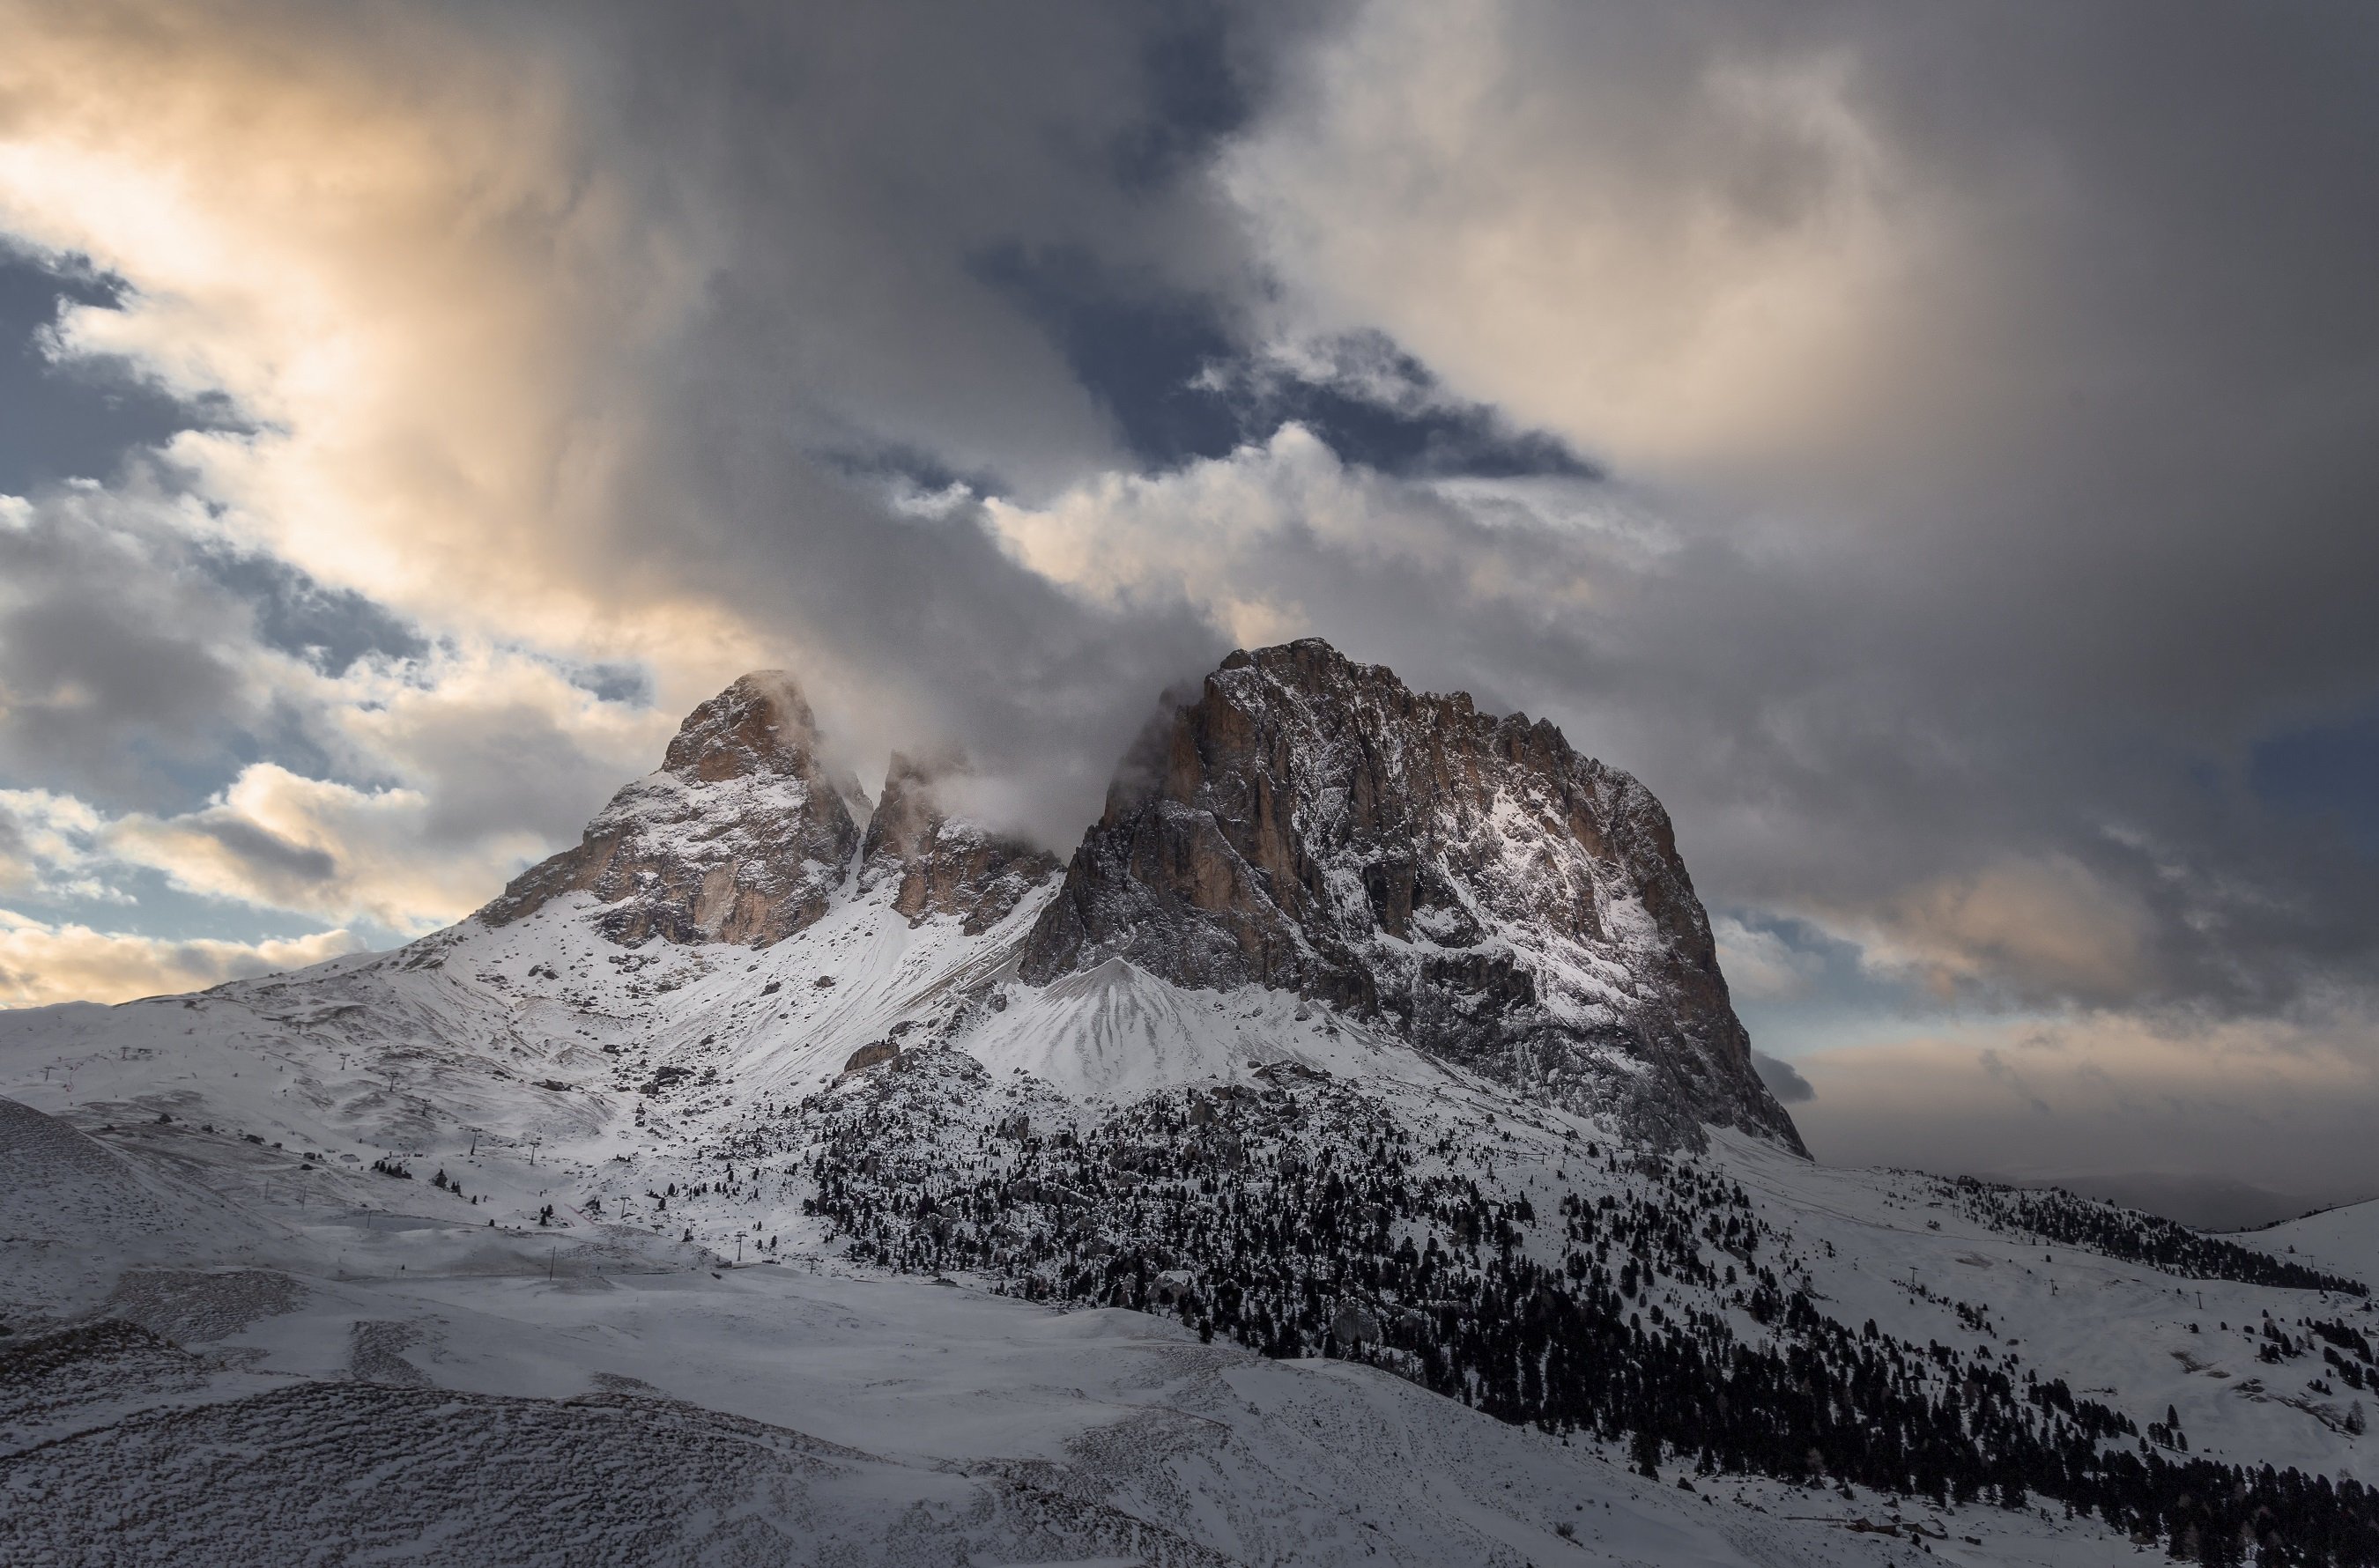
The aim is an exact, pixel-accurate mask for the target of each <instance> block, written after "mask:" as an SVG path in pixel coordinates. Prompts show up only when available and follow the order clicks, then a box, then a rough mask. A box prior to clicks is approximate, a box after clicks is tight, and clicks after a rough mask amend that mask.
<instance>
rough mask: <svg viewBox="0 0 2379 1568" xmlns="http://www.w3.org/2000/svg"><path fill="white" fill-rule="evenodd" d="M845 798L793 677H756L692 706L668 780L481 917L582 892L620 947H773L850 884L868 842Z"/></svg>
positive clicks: (625, 794)
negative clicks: (663, 943)
mask: <svg viewBox="0 0 2379 1568" xmlns="http://www.w3.org/2000/svg"><path fill="white" fill-rule="evenodd" d="M843 795H844V790H843V789H842V788H841V787H840V786H839V784H838V781H837V780H836V779H834V778H831V777H829V776H828V774H827V771H826V769H825V767H824V766H823V765H822V764H821V763H820V761H819V758H818V742H817V726H816V721H815V718H812V716H811V714H810V709H809V705H808V704H807V703H805V702H803V700H802V695H801V693H800V691H799V690H798V689H797V688H796V687H795V686H794V684H793V682H792V680H791V677H790V676H788V675H786V674H785V673H784V672H783V671H781V670H758V671H755V672H754V673H753V674H750V675H746V676H744V677H743V679H741V680H739V681H736V682H735V683H734V684H733V685H731V686H730V687H728V688H727V690H725V691H723V692H721V693H719V695H717V696H715V697H713V698H711V699H710V700H709V701H708V702H706V703H704V704H703V705H702V706H700V707H697V708H695V709H694V712H693V714H692V715H691V716H689V717H688V718H687V719H686V721H685V724H684V726H683V727H682V728H681V729H680V730H678V732H677V737H676V739H674V740H672V741H671V742H670V747H669V752H668V754H667V755H666V756H665V757H664V758H663V759H662V763H661V767H660V771H659V772H658V773H651V774H647V775H646V776H645V777H644V778H639V779H637V780H636V781H635V782H634V783H633V784H631V785H629V786H628V787H627V788H626V789H624V790H621V791H620V792H619V793H618V794H616V795H614V796H612V797H611V803H610V805H608V806H606V807H605V808H604V809H603V812H602V814H600V815H599V816H598V817H596V818H595V820H594V821H593V822H591V823H589V824H587V826H586V838H585V839H584V840H583V841H581V842H580V844H579V845H578V847H577V848H576V849H574V850H564V851H562V853H561V854H558V855H556V856H554V857H553V858H552V859H550V860H549V861H546V862H544V863H543V864H541V865H537V866H533V867H531V868H530V869H529V870H527V871H525V872H523V873H522V874H520V875H519V876H518V877H517V878H515V879H514V880H513V884H512V886H511V887H507V888H505V889H504V891H503V893H502V895H501V897H499V898H497V899H495V901H494V902H492V903H490V904H489V905H488V907H487V908H486V909H484V910H482V911H480V916H481V918H482V919H484V920H486V921H487V922H488V923H490V924H493V925H502V924H504V923H508V922H511V921H514V920H518V919H520V918H521V917H522V916H524V915H526V914H529V913H531V912H532V911H536V910H538V909H540V908H542V907H543V906H544V905H545V904H546V903H547V902H548V901H549V900H550V899H555V898H557V897H559V896H561V895H562V894H563V893H569V892H576V891H580V890H584V891H586V892H590V893H592V894H594V895H595V897H596V898H598V899H602V900H603V901H604V902H605V903H606V904H609V905H610V906H611V907H610V908H609V909H607V910H605V911H603V912H602V914H601V915H600V916H599V917H598V925H599V927H600V929H601V930H602V932H603V934H604V935H607V936H609V937H610V938H611V939H612V940H613V941H616V942H621V943H624V944H627V945H629V946H631V947H633V946H634V945H636V944H638V943H641V942H643V941H645V940H646V938H647V937H651V936H660V937H664V938H666V939H667V940H669V941H671V942H733V943H742V944H748V945H750V946H752V947H767V946H768V945H769V944H770V943H773V942H779V941H781V940H783V939H784V938H785V937H787V936H790V935H792V934H793V933H794V932H797V931H799V930H801V929H802V928H803V926H805V925H808V924H809V923H811V922H813V921H815V920H816V919H817V918H818V917H819V916H820V915H822V914H824V913H825V912H826V910H827V901H828V899H830V898H831V897H832V896H833V894H834V891H835V890H836V889H837V888H839V887H841V886H842V884H843V881H844V880H845V878H846V877H847V876H848V875H849V873H850V868H851V854H852V851H853V850H856V849H857V848H858V847H859V838H860V834H859V825H858V823H857V822H855V821H854V820H852V817H851V810H850V807H849V806H848V805H846V804H845V803H844V799H843Z"/></svg>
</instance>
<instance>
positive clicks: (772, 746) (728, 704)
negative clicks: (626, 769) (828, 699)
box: [661, 669, 818, 784]
mask: <svg viewBox="0 0 2379 1568" xmlns="http://www.w3.org/2000/svg"><path fill="white" fill-rule="evenodd" d="M817 749H818V736H817V718H816V717H815V715H813V714H812V713H811V712H810V705H809V704H808V702H806V701H805V700H804V699H803V696H802V693H801V688H800V687H799V686H797V685H795V684H794V683H793V678H792V677H791V675H790V674H788V673H786V672H785V671H784V670H781V669H755V670H754V671H752V672H751V673H750V674H748V675H743V676H739V677H737V678H736V680H735V681H734V683H733V684H732V685H731V686H729V687H728V688H727V689H726V690H725V691H723V692H721V693H719V694H718V695H717V696H715V697H712V698H710V699H709V700H708V701H707V702H705V703H704V704H702V706H699V707H697V708H695V709H694V711H693V712H692V713H690V714H688V715H686V718H685V722H684V723H683V724H682V725H680V726H679V727H678V732H677V733H676V735H674V736H673V737H671V738H670V743H669V751H668V752H667V753H666V754H663V756H662V758H661V768H662V771H664V772H667V773H674V774H676V775H677V776H678V777H679V778H683V779H686V780H688V781H689V782H692V783H702V784H710V783H717V782H719V780H721V779H727V778H755V777H757V776H759V775H761V774H784V775H791V776H793V777H796V778H802V777H806V776H808V775H809V774H810V773H812V772H813V771H815V768H816V766H817V763H816V756H817Z"/></svg>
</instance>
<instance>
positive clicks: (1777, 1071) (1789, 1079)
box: [1751, 1051, 1817, 1105]
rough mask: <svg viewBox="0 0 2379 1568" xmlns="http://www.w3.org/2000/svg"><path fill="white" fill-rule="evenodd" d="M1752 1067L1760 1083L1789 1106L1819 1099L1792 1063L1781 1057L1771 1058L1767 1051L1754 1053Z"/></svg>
mask: <svg viewBox="0 0 2379 1568" xmlns="http://www.w3.org/2000/svg"><path fill="white" fill-rule="evenodd" d="M1751 1067H1752V1070H1753V1071H1755V1072H1757V1073H1758V1074H1759V1081H1760V1082H1762V1083H1764V1084H1766V1085H1767V1086H1768V1092H1769V1093H1770V1094H1773V1095H1775V1096H1776V1098H1777V1099H1779V1100H1781V1101H1782V1102H1783V1103H1784V1104H1787V1105H1798V1104H1802V1103H1803V1102H1804V1101H1808V1100H1814V1099H1816V1098H1817V1091H1816V1090H1815V1089H1813V1088H1811V1087H1810V1085H1809V1080H1807V1079H1805V1078H1803V1077H1802V1076H1801V1075H1800V1073H1799V1072H1798V1071H1797V1070H1795V1069H1794V1067H1793V1064H1792V1063H1790V1062H1788V1061H1785V1060H1783V1059H1782V1058H1781V1057H1777V1056H1771V1055H1769V1054H1768V1053H1767V1052H1765V1051H1754V1052H1753V1053H1751Z"/></svg>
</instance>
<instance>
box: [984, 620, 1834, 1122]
mask: <svg viewBox="0 0 2379 1568" xmlns="http://www.w3.org/2000/svg"><path fill="white" fill-rule="evenodd" d="M1115 958H1121V959H1126V960H1128V961H1129V962H1131V963H1133V964H1136V965H1138V966H1140V967H1141V968H1142V969H1144V970H1147V971H1150V972H1152V973H1153V974H1156V975H1159V976H1162V977H1164V978H1165V979H1167V980H1170V981H1173V982H1175V983H1178V984H1183V985H1190V986H1211V987H1228V986H1235V985H1244V984H1262V985H1267V986H1273V987H1277V988H1281V989H1285V990H1290V991H1295V992H1298V993H1299V994H1301V995H1306V996H1309V997H1311V998H1313V999H1315V1000H1317V1001H1321V1002H1324V1003H1328V1004H1330V1005H1332V1006H1334V1007H1338V1008H1341V1009H1343V1010H1345V1011H1346V1012H1348V1013H1350V1014H1353V1015H1357V1016H1363V1017H1368V1018H1371V1019H1378V1020H1380V1021H1381V1022H1382V1023H1383V1024H1384V1025H1386V1026H1388V1027H1391V1028H1393V1029H1394V1030H1395V1031H1398V1032H1399V1033H1402V1034H1403V1035H1405V1036H1406V1037H1407V1038H1408V1039H1409V1040H1411V1042H1412V1043H1414V1044H1415V1045H1416V1046H1418V1047H1419V1049H1421V1050H1422V1051H1424V1052H1426V1053H1428V1054H1430V1055H1434V1056H1437V1057H1439V1058H1440V1059H1443V1060H1445V1061H1448V1062H1451V1063H1455V1064H1458V1065H1460V1066H1463V1067H1468V1068H1472V1069H1474V1070H1477V1071H1479V1072H1480V1073H1482V1074H1485V1075H1487V1076H1489V1077H1491V1078H1494V1079H1496V1080H1500V1081H1502V1082H1503V1083H1506V1084H1508V1085H1510V1086H1512V1087H1513V1088H1515V1089H1516V1090H1518V1091H1520V1092H1523V1093H1526V1094H1528V1095H1531V1096H1533V1097H1538V1098H1541V1099H1544V1100H1547V1101H1550V1102H1552V1103H1554V1104H1561V1105H1564V1106H1567V1107H1570V1108H1573V1109H1577V1110H1614V1111H1617V1112H1619V1113H1620V1114H1621V1115H1623V1116H1624V1117H1625V1118H1626V1119H1627V1120H1628V1121H1629V1122H1630V1123H1631V1124H1632V1125H1633V1126H1634V1127H1636V1128H1637V1129H1638V1130H1639V1131H1641V1132H1643V1133H1645V1134H1646V1135H1648V1136H1650V1137H1653V1138H1655V1139H1658V1140H1662V1141H1665V1142H1668V1143H1671V1144H1681V1143H1682V1144H1693V1143H1697V1142H1698V1141H1699V1140H1700V1139H1701V1128H1702V1125H1703V1124H1706V1123H1709V1124H1717V1125H1721V1126H1727V1127H1736V1128H1744V1129H1745V1130H1747V1131H1750V1132H1754V1133H1757V1134H1759V1135H1761V1136H1764V1137H1768V1138H1771V1139H1774V1140H1777V1141H1779V1142H1781V1143H1783V1144H1786V1145H1788V1146H1789V1147H1791V1148H1793V1149H1795V1150H1799V1149H1800V1147H1801V1144H1800V1139H1799V1136H1798V1134H1797V1133H1796V1132H1795V1131H1794V1129H1793V1123H1792V1118H1791V1117H1790V1116H1787V1115H1786V1114H1785V1112H1784V1110H1783V1108H1782V1107H1781V1105H1779V1104H1777V1103H1776V1100H1775V1098H1774V1097H1773V1096H1772V1095H1771V1094H1770V1093H1769V1092H1768V1089H1767V1087H1766V1086H1765V1085H1764V1084H1762V1083H1761V1082H1760V1080H1759V1078H1758V1076H1757V1074H1756V1073H1755V1072H1754V1071H1753V1070H1752V1066H1751V1055H1750V1042H1749V1039H1748V1037H1747V1036H1746V1035H1745V1031H1744V1029H1743V1026H1742V1024H1741V1023H1740V1022H1739V1021H1738V1020H1737V1019H1736V1018H1735V1016H1734V1011H1733V1006H1732V1005H1731V1003H1730V1001H1729V998H1728V995H1727V989H1726V982H1725V980H1724V979H1723V978H1722V977H1721V974H1720V972H1719V967H1718V959H1717V953H1716V949H1715V946H1714V944H1713V942H1712V939H1711V935H1710V929H1709V919H1708V917H1707V915H1706V914H1705V913H1704V911H1703V909H1702V906H1701V902H1700V900H1699V899H1697V898H1696V897H1695V894H1694V889H1693V883H1692V881H1691V879H1690V878H1688V877H1687V875H1686V874H1685V864H1684V862H1682V861H1681V860H1679V858H1678V856H1677V850H1676V844H1675V840H1674V837H1673V833H1672V831H1671V828H1670V824H1669V818H1668V814H1667V813H1666V812H1664V811H1662V810H1661V808H1660V802H1658V801H1656V800H1654V799H1653V797H1652V795H1651V793H1650V791H1648V790H1646V789H1645V788H1644V787H1643V786H1642V785H1640V784H1638V783H1637V782H1636V780H1635V779H1633V778H1629V777H1628V776H1627V775H1626V774H1624V773H1622V772H1619V771H1618V770H1616V769H1614V768H1610V767H1606V766H1603V765H1602V764H1600V763H1599V762H1597V761H1595V760H1593V759H1592V758H1590V757H1584V756H1580V755H1579V754H1577V753H1576V752H1575V751H1573V750H1572V749H1571V748H1570V746H1569V743H1568V742H1566V741H1565V740H1564V739H1563V737H1562V735H1561V732H1560V731H1559V730H1556V729H1554V728H1553V726H1552V725H1551V724H1549V723H1544V722H1541V721H1538V722H1530V721H1529V720H1528V718H1525V717H1523V716H1518V715H1514V716H1510V717H1503V718H1498V717H1495V716H1492V715H1489V714H1484V713H1480V712H1479V711H1477V710H1476V708H1474V706H1472V704H1471V700H1470V698H1469V697H1468V696H1467V695H1464V694H1454V695H1451V696H1438V695H1431V694H1418V693H1415V692H1413V691H1411V690H1410V689H1409V688H1407V686H1406V685H1405V684H1404V683H1403V682H1402V681H1398V680H1397V679H1396V677H1395V675H1394V674H1393V673H1392V672H1390V671H1389V670H1387V669H1383V668H1381V667H1379V666H1377V665H1359V664H1354V663H1351V662H1350V661H1348V660H1347V659H1346V657H1344V656H1342V655H1340V654H1339V653H1338V652H1337V651H1336V650H1335V649H1334V648H1332V647H1331V646H1330V645H1328V644H1326V643H1322V642H1321V641H1318V640H1307V641H1303V642H1298V643H1293V644H1290V645H1286V646H1284V647H1274V648H1265V649H1262V650H1260V651H1258V652H1256V653H1252V654H1251V653H1246V652H1238V653H1234V654H1232V655H1231V656H1230V657H1228V658H1226V659H1225V660H1224V661H1223V664H1222V667H1221V668H1220V669H1217V670H1215V672H1214V674H1212V675H1210V676H1208V677H1207V679H1206V682H1205V687H1204V690H1203V692H1202V694H1201V696H1200V697H1199V699H1198V700H1197V701H1196V702H1195V703H1192V704H1190V705H1189V706H1184V707H1181V708H1178V709H1177V710H1175V711H1174V712H1173V713H1172V714H1171V715H1170V716H1169V718H1164V719H1163V720H1161V721H1160V722H1159V724H1157V725H1156V726H1155V727H1153V729H1152V730H1151V731H1150V733H1149V734H1148V735H1147V736H1146V737H1144V739H1143V741H1142V742H1141V745H1140V746H1139V747H1138V748H1136V749H1135V751H1134V753H1133V754H1132V755H1130V756H1129V757H1128V758H1127V759H1126V762H1125V765H1124V767H1123V769H1122V770H1121V772H1120V773H1119V774H1118V776H1117V780H1116V782H1115V784H1114V785H1113V786H1112V787H1111V789H1110V790H1109V793H1108V799H1107V805H1106V811H1105V815H1104V816H1103V817H1102V818H1101V819H1100V821H1099V822H1098V824H1097V825H1096V826H1093V828H1092V829H1091V830H1090V832H1089V833H1088V834H1087V835H1086V836H1085V837H1084V838H1083V840H1082V843H1081V848H1080V849H1079V850H1076V851H1075V854H1074V857H1073V860H1072V862H1071V863H1070V864H1069V866H1068V868H1067V872H1066V880H1065V883H1064V885H1063V886H1062V887H1061V888H1060V890H1059V891H1058V893H1057V897H1056V898H1055V899H1053V900H1052V902H1051V903H1050V905H1049V907H1048V908H1047V909H1046V910H1045V911H1043V913H1042V915H1041V917H1040V918H1039V920H1038V921H1037V922H1036V923H1035V924H1034V926H1033V931H1032V933H1031V935H1030V936H1029V937H1028V938H1027V941H1026V943H1025V946H1024V948H1023V952H1022V956H1021V959H1020V974H1021V977H1022V978H1023V979H1024V980H1025V981H1026V982H1027V983H1036V984H1037V983H1046V982H1047V981H1050V980H1053V979H1056V978H1057V977H1058V976H1060V975H1064V974H1069V973H1072V972H1076V971H1082V970H1087V969H1090V968H1093V967H1094V966H1095V965H1097V964H1099V963H1102V962H1105V961H1106V960H1108V959H1115Z"/></svg>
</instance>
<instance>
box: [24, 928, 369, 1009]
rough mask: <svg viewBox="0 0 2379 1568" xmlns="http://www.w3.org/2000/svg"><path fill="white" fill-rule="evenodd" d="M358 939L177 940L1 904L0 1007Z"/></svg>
mask: <svg viewBox="0 0 2379 1568" xmlns="http://www.w3.org/2000/svg"><path fill="white" fill-rule="evenodd" d="M357 946H359V944H357V943H356V940H355V938H354V937H352V936H350V935H348V934H347V933H346V932H344V931H326V932H323V933H321V934H320V935H313V936H304V937H299V938H296V939H295V940H291V941H267V942H253V943H250V942H226V941H221V940H218V939H214V938H196V939H189V940H181V941H175V940H171V939H167V938H163V937H155V936H141V935H127V934H124V933H116V932H104V931H94V930H92V929H91V927H89V926H87V925H76V924H57V925H51V924H44V923H42V922H39V921H35V920H31V919H29V918H27V917H26V916H23V915H20V914H18V913H16V912H14V911H9V910H6V909H0V1007H46V1006H48V1005H50V1004H51V1003H54V1002H127V1001H130V1000H131V999H132V998H134V997H136V996H155V995H164V994H167V993H171V992H177V991H194V990H198V989H200V988H201V987H204V986H209V985H219V984H221V983H223V982H224V981H226V980H238V979H243V978H245V977H247V976H249V975H257V974H270V973H272V972H273V971H276V970H285V969H296V968H300V967H302V966H304V965H307V964H313V963H320V962H321V961H322V960H323V959H332V958H336V957H338V956H339V955H340V954H342V953H348V952H353V951H354V950H355V949H356V947H357Z"/></svg>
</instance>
